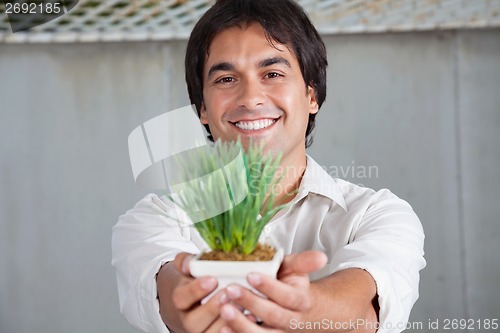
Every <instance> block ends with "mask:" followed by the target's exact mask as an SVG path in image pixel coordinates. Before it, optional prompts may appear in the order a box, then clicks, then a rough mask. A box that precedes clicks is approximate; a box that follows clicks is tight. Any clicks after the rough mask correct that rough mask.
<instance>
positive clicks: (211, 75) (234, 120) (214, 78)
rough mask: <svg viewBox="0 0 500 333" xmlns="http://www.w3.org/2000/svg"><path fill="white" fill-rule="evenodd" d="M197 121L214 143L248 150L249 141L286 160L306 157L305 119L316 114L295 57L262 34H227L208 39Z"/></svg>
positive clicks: (256, 28) (253, 29) (254, 28)
mask: <svg viewBox="0 0 500 333" xmlns="http://www.w3.org/2000/svg"><path fill="white" fill-rule="evenodd" d="M203 97H204V100H203V106H202V108H201V117H200V118H201V122H202V123H203V124H208V125H209V127H210V131H211V133H212V135H213V137H214V138H215V139H221V140H223V141H235V140H237V138H238V137H240V138H241V141H242V143H243V144H244V146H245V147H247V145H248V142H249V140H250V139H253V141H254V142H255V141H257V142H261V141H263V142H264V144H265V146H266V148H270V149H272V150H273V151H275V152H277V151H282V152H283V154H284V158H286V159H292V160H294V159H297V158H300V159H303V158H305V132H306V128H307V122H308V118H309V114H311V113H316V112H318V104H317V102H316V98H315V94H314V91H313V89H312V88H310V87H309V88H307V89H306V85H305V82H304V79H303V77H302V73H301V71H300V67H299V63H298V61H297V58H296V56H295V55H294V54H293V53H292V52H291V51H290V50H289V49H288V48H287V47H286V46H285V45H282V44H279V43H277V42H274V46H273V45H271V44H270V43H269V41H268V40H267V39H266V36H265V33H264V29H263V28H262V27H261V26H260V25H258V24H251V25H249V26H248V27H246V28H245V29H240V28H239V27H234V28H229V29H226V30H224V31H222V32H220V33H219V34H217V35H216V36H215V38H214V39H213V41H212V43H211V45H210V49H209V55H208V58H207V60H206V62H205V67H204V73H203Z"/></svg>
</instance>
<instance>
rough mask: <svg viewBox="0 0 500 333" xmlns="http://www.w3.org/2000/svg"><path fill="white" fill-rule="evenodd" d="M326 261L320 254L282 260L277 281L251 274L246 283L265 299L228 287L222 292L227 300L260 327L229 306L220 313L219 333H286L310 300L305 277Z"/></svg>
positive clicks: (299, 319)
mask: <svg viewBox="0 0 500 333" xmlns="http://www.w3.org/2000/svg"><path fill="white" fill-rule="evenodd" d="M326 261H327V257H326V255H325V254H324V253H322V252H318V251H306V252H302V253H300V254H292V255H289V256H286V257H285V259H284V260H283V263H282V265H281V268H280V271H279V272H278V280H277V279H274V278H271V277H268V276H266V275H263V274H258V273H251V274H249V275H248V282H249V283H250V285H252V286H253V287H254V288H255V289H257V290H258V291H260V292H261V293H263V294H264V295H266V296H267V297H268V298H269V299H265V298H262V297H259V296H257V295H256V294H254V293H252V292H251V291H249V290H247V289H246V288H243V287H240V286H237V285H231V286H229V287H227V288H226V293H227V296H228V297H229V299H230V300H231V301H232V302H234V303H236V304H238V305H240V306H241V307H243V308H245V309H247V310H249V311H250V312H251V313H252V314H253V315H254V316H255V317H256V318H258V319H259V320H260V321H262V325H257V324H256V323H254V322H252V321H250V320H248V318H246V317H245V316H244V315H243V314H242V313H241V312H240V311H238V309H237V308H236V307H235V306H234V305H233V304H225V305H223V306H222V307H221V309H220V314H221V317H222V318H223V319H224V320H225V321H226V322H227V326H225V327H223V328H222V330H221V331H220V332H221V333H222V332H223V333H229V332H238V333H247V332H248V333H258V332H269V331H272V332H287V331H289V330H290V322H291V321H292V320H297V321H302V320H303V319H304V318H305V316H307V313H308V312H309V311H310V310H311V308H312V304H313V302H314V300H313V299H312V293H311V292H310V282H309V275H308V274H309V273H311V272H314V271H317V270H319V269H321V268H322V267H323V266H324V265H325V264H326Z"/></svg>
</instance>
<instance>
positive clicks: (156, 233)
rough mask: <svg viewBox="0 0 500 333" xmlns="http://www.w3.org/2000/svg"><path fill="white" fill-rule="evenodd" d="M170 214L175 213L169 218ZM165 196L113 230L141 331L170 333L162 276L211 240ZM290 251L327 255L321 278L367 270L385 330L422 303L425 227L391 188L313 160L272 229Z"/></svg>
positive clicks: (123, 282)
mask: <svg viewBox="0 0 500 333" xmlns="http://www.w3.org/2000/svg"><path fill="white" fill-rule="evenodd" d="M167 212H170V213H167ZM169 216H172V206H171V205H170V204H169V203H168V201H167V200H166V199H165V198H162V197H159V196H158V195H156V194H149V195H147V196H146V197H145V198H144V199H142V200H141V201H139V202H138V203H137V205H136V206H135V207H134V208H133V209H131V210H129V211H128V212H127V213H125V214H124V215H122V216H120V218H119V221H118V223H117V224H116V225H115V226H114V228H113V236H112V249H113V259H112V264H113V266H114V267H115V268H116V272H117V281H118V295H119V299H120V311H121V313H122V314H123V315H124V316H125V317H126V318H127V320H128V321H129V322H130V323H131V324H132V325H133V326H134V327H136V328H137V329H139V330H141V331H144V332H161V333H165V332H168V329H167V328H166V326H165V324H164V323H163V321H162V319H161V317H160V314H159V303H158V299H157V289H156V274H157V273H158V271H159V269H160V267H161V266H162V265H163V264H164V263H166V262H168V261H172V260H173V259H174V258H175V255H176V254H177V253H179V252H190V253H198V252H199V251H200V250H201V249H203V248H205V247H206V246H205V243H204V241H203V240H202V239H201V237H200V236H199V234H198V233H197V232H196V231H195V229H194V228H189V227H183V228H180V227H178V224H177V223H176V222H172V219H171V218H169ZM268 236H271V237H272V238H274V240H275V241H277V242H278V244H279V245H281V246H282V247H283V249H284V251H285V254H289V253H292V252H301V251H305V250H319V251H323V252H324V253H326V254H327V256H328V263H327V265H326V266H325V267H324V268H323V269H322V270H320V271H319V272H315V273H313V274H311V279H312V280H315V279H318V278H321V277H324V276H327V275H330V274H332V273H334V272H336V271H339V270H342V269H346V268H362V269H364V270H366V271H368V272H369V273H370V274H371V275H372V277H373V279H374V280H375V282H376V285H377V293H378V296H379V298H378V302H379V305H380V313H379V317H380V321H379V323H380V324H379V325H380V328H379V331H378V332H381V333H388V332H401V331H402V330H403V328H404V327H405V324H406V322H407V321H408V318H409V315H410V310H411V308H412V306H413V304H414V303H415V301H416V300H417V298H418V283H419V271H420V270H421V269H423V268H424V267H425V264H426V263H425V260H424V258H423V254H424V251H423V245H424V233H423V230H422V225H421V223H420V221H419V219H418V217H417V216H416V214H415V213H414V211H413V210H412V208H411V206H410V205H409V204H408V203H407V202H406V201H404V200H401V199H399V198H398V197H396V196H395V195H394V194H392V193H391V192H390V191H389V190H385V189H384V190H380V191H377V192H375V191H374V190H371V189H368V188H364V187H360V186H357V185H354V184H352V183H349V182H346V181H344V180H340V179H333V178H331V177H330V176H329V175H328V174H327V173H326V171H325V170H323V168H321V166H319V165H318V164H317V163H316V162H315V161H314V160H313V159H312V158H311V157H309V156H308V157H307V168H306V171H305V173H304V176H303V178H302V182H301V184H300V187H299V191H298V193H297V195H296V197H295V198H294V199H293V200H292V202H291V205H290V206H288V208H286V209H283V210H282V211H280V212H279V213H278V214H276V216H274V218H273V219H272V220H271V221H270V222H269V223H268V225H267V226H266V228H265V230H264V232H263V235H262V237H268Z"/></svg>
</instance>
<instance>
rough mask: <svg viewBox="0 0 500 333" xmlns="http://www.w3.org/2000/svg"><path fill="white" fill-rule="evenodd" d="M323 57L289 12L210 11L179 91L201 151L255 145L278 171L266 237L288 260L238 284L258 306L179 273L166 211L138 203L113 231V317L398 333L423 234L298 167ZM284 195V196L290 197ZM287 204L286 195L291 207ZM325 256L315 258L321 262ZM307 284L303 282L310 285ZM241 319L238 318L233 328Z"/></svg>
mask: <svg viewBox="0 0 500 333" xmlns="http://www.w3.org/2000/svg"><path fill="white" fill-rule="evenodd" d="M326 65H327V61H326V51H325V47H324V44H323V42H322V41H321V38H320V37H319V34H318V33H317V31H316V30H315V29H314V27H313V26H312V24H311V22H310V21H309V19H308V18H307V16H306V15H305V14H304V12H303V10H302V9H301V8H300V7H299V6H298V5H297V4H295V3H294V2H293V1H291V0H276V1H267V0H219V1H217V2H216V4H215V5H214V6H213V7H212V8H211V9H209V10H208V12H207V13H206V14H205V15H204V16H203V17H202V18H201V19H200V21H199V22H198V23H197V25H196V27H195V28H194V30H193V32H192V34H191V37H190V40H189V42H188V46H187V51H186V81H187V85H188V90H189V96H190V99H191V102H192V103H193V104H194V105H195V106H196V109H197V111H198V113H199V117H200V121H201V123H202V124H204V125H205V126H206V128H207V130H208V131H209V133H210V134H211V137H213V138H214V139H221V140H226V141H233V140H236V139H237V138H238V137H240V138H241V140H242V142H243V144H244V145H247V144H248V142H249V140H250V139H252V140H254V141H259V142H264V144H265V146H266V148H267V149H269V150H271V151H275V152H277V151H281V152H283V160H282V165H283V166H284V167H286V169H287V170H293V172H287V173H286V174H285V176H284V177H283V179H282V181H281V183H280V188H281V189H282V191H281V193H280V196H279V201H278V202H277V204H282V203H286V202H289V203H290V205H289V208H287V209H286V210H284V211H280V212H279V213H278V214H277V215H276V216H275V217H274V218H273V219H272V220H271V221H270V222H269V224H268V232H269V233H270V235H272V236H273V237H274V238H275V239H276V240H278V242H279V244H280V245H281V246H282V247H283V248H284V249H285V251H286V253H287V254H289V256H287V257H286V258H285V260H284V262H283V264H282V266H281V268H280V272H279V274H278V279H272V278H269V277H266V276H263V275H259V274H250V275H249V276H248V281H249V283H250V284H251V285H252V286H254V287H255V288H256V289H257V290H259V291H260V292H262V293H263V294H264V295H266V296H267V298H263V297H259V296H257V295H255V294H253V293H251V292H250V291H248V290H247V289H244V288H242V287H240V286H236V285H233V286H230V287H228V288H226V289H225V290H221V291H219V292H218V294H216V295H215V296H214V297H212V298H211V299H210V300H209V301H208V302H206V303H204V304H202V302H201V300H202V299H203V298H204V297H205V296H207V295H208V294H210V293H211V292H212V291H213V290H215V289H216V287H217V281H216V280H215V279H214V278H213V277H210V276H207V277H204V278H200V279H194V278H192V277H191V276H190V274H189V268H188V262H189V259H190V257H191V256H190V255H189V254H188V253H196V252H198V251H199V247H200V246H201V244H202V241H201V239H200V237H199V235H197V234H196V232H194V231H193V232H192V231H191V230H189V229H187V228H185V229H179V230H177V231H175V232H173V231H172V230H166V228H165V225H167V224H168V213H167V212H168V211H169V210H171V209H172V207H171V206H169V205H168V204H167V203H166V200H164V199H162V198H161V197H158V196H156V195H153V194H152V195H149V196H147V197H146V198H144V199H143V200H141V201H140V202H139V203H138V204H137V205H136V207H134V209H132V210H130V211H128V212H127V213H126V214H125V215H123V216H121V217H120V220H119V222H118V224H117V225H116V226H115V227H114V230H113V265H114V266H115V267H116V269H117V276H118V286H119V294H120V304H121V311H122V313H123V314H124V315H125V316H126V317H127V319H128V320H129V321H130V322H131V324H133V325H134V326H135V327H137V328H139V329H141V330H143V331H147V332H167V327H168V328H169V329H170V330H172V331H175V332H287V331H293V330H298V331H310V332H320V331H325V332H341V331H348V330H352V331H355V332H375V331H377V329H378V331H379V332H400V331H402V330H403V329H404V325H405V323H406V321H407V320H408V317H409V313H410V310H411V307H412V306H413V304H414V302H415V301H416V299H417V298H418V281H419V271H420V270H421V269H422V268H423V267H424V266H425V260H424V259H423V239H424V235H423V231H422V228H421V224H420V222H419V220H418V218H417V217H416V215H415V213H414V212H413V210H412V209H411V207H410V206H409V205H408V204H407V203H406V202H405V201H403V200H401V199H398V198H397V197H396V196H395V195H393V194H392V193H390V192H389V191H388V190H382V191H378V192H375V191H373V190H370V189H366V188H361V187H358V186H356V185H353V184H350V183H348V182H345V181H342V180H338V179H335V180H334V179H332V178H330V177H329V176H328V175H327V174H326V173H325V172H324V171H323V169H322V168H321V167H319V166H318V165H317V164H316V162H315V161H314V160H313V159H312V158H310V157H309V156H307V155H306V152H305V149H306V146H307V145H308V144H310V143H311V136H310V135H311V132H312V129H313V128H314V121H315V116H316V113H317V112H318V110H319V109H320V107H321V105H322V103H323V101H324V99H325V95H326ZM295 190H297V191H295ZM290 193H294V194H293V195H290ZM325 254H326V256H325ZM310 277H312V280H313V281H312V282H311V280H310ZM241 309H247V310H248V311H249V313H251V314H249V315H246V313H247V312H246V311H245V312H243V311H241Z"/></svg>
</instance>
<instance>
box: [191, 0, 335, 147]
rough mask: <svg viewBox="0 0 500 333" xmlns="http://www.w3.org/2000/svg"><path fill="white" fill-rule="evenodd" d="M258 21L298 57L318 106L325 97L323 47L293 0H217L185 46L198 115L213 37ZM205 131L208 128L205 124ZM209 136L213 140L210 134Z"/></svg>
mask: <svg viewBox="0 0 500 333" xmlns="http://www.w3.org/2000/svg"><path fill="white" fill-rule="evenodd" d="M251 23H258V24H260V25H261V26H262V27H263V28H264V30H265V32H266V35H267V38H268V39H269V41H270V42H271V43H272V42H273V41H277V42H278V43H280V44H285V45H287V46H289V47H290V48H291V50H292V51H293V52H294V53H295V56H296V57H297V59H298V62H299V66H300V70H301V72H302V76H303V78H304V81H305V83H306V91H307V86H311V87H313V88H314V91H315V92H316V96H315V97H316V100H317V102H318V107H321V105H322V104H323V102H324V101H325V98H326V66H327V64H328V62H327V58H326V49H325V45H324V43H323V41H322V40H321V37H320V35H319V33H318V32H317V31H316V29H315V28H314V26H313V25H312V23H311V21H310V20H309V18H308V17H307V15H306V13H305V12H304V10H303V9H302V7H300V6H299V5H298V4H297V3H295V1H293V0H218V1H217V2H216V3H215V5H213V6H212V7H211V8H210V9H209V10H208V11H207V12H206V13H205V14H204V15H203V16H202V17H201V19H200V20H199V21H198V23H197V24H196V25H195V27H194V29H193V31H192V32H191V36H190V38H189V41H188V44H187V49H186V58H185V66H186V83H187V88H188V93H189V99H190V100H191V103H192V104H194V105H195V106H196V111H197V112H198V116H200V109H201V106H202V103H203V69H204V66H205V61H206V58H207V55H208V50H209V47H210V44H211V43H212V40H213V39H214V37H215V35H217V33H219V32H221V31H223V30H225V29H227V28H231V27H234V26H239V27H245V26H247V25H249V24H251ZM315 117H316V114H310V115H309V122H308V124H307V129H306V147H309V146H310V145H311V144H312V136H310V134H311V132H312V131H313V129H314V126H315ZM205 127H206V129H207V131H208V133H210V128H209V127H208V125H205ZM209 138H210V139H211V140H213V138H212V136H211V135H210V136H209Z"/></svg>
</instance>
